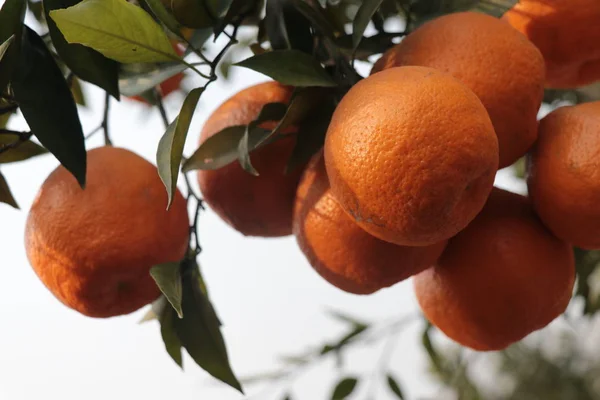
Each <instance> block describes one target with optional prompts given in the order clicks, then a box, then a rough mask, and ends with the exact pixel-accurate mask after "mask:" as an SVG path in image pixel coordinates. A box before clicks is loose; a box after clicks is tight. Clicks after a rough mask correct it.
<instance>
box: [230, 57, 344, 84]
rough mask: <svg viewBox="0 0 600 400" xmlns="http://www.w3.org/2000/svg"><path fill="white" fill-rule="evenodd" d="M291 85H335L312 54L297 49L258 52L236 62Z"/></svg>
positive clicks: (238, 64)
mask: <svg viewBox="0 0 600 400" xmlns="http://www.w3.org/2000/svg"><path fill="white" fill-rule="evenodd" d="M234 65H237V66H240V67H245V68H250V69H252V70H254V71H256V72H260V73H261V74H264V75H267V76H270V77H271V78H273V79H275V80H276V81H278V82H280V83H282V84H284V85H291V86H326V87H327V86H329V87H331V86H336V83H335V82H334V81H333V80H332V78H331V76H329V74H328V73H327V72H326V71H325V70H324V69H323V67H322V66H321V64H319V62H318V61H317V60H315V59H314V58H313V57H312V56H310V55H308V54H306V53H303V52H301V51H298V50H277V51H270V52H268V53H264V54H258V55H255V56H253V57H250V58H247V59H246V60H244V61H241V62H239V63H237V64H234Z"/></svg>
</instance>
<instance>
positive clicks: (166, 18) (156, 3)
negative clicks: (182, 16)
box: [143, 0, 182, 35]
mask: <svg viewBox="0 0 600 400" xmlns="http://www.w3.org/2000/svg"><path fill="white" fill-rule="evenodd" d="M143 1H144V3H146V5H148V8H150V11H152V13H153V14H154V15H155V16H156V18H158V20H159V21H160V22H162V23H163V24H165V26H166V27H167V28H169V30H170V31H171V32H173V33H176V34H177V35H181V28H182V26H181V24H180V23H179V22H178V21H177V19H176V18H175V17H174V16H173V14H171V13H170V12H169V11H168V10H167V9H166V8H165V6H164V5H163V3H162V1H160V0H143Z"/></svg>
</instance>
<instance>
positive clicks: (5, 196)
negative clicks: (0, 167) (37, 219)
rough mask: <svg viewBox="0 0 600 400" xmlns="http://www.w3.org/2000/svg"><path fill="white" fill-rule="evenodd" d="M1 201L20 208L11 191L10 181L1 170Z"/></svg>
mask: <svg viewBox="0 0 600 400" xmlns="http://www.w3.org/2000/svg"><path fill="white" fill-rule="evenodd" d="M0 203H5V204H8V205H9V206H11V207H13V208H16V209H19V205H18V204H17V202H16V200H15V198H14V197H13V195H12V193H11V192H10V188H9V187H8V182H6V179H4V176H3V175H2V172H0Z"/></svg>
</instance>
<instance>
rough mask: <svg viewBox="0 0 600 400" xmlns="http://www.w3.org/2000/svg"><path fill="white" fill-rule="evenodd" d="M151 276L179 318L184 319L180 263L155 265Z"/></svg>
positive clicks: (151, 270)
mask: <svg viewBox="0 0 600 400" xmlns="http://www.w3.org/2000/svg"><path fill="white" fill-rule="evenodd" d="M150 275H152V278H153V279H154V281H156V284H157V285H158V287H159V289H160V291H161V292H162V294H164V295H165V297H166V298H167V300H168V301H169V303H170V304H171V305H172V306H173V309H174V310H175V311H176V312H177V315H178V316H179V318H183V311H182V310H181V296H182V290H183V289H182V286H181V268H180V263H178V262H171V263H165V264H159V265H155V266H154V267H152V268H151V269H150Z"/></svg>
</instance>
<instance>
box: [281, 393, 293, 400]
mask: <svg viewBox="0 0 600 400" xmlns="http://www.w3.org/2000/svg"><path fill="white" fill-rule="evenodd" d="M283 400H292V396H290V395H289V394H286V395H285V396H283Z"/></svg>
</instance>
